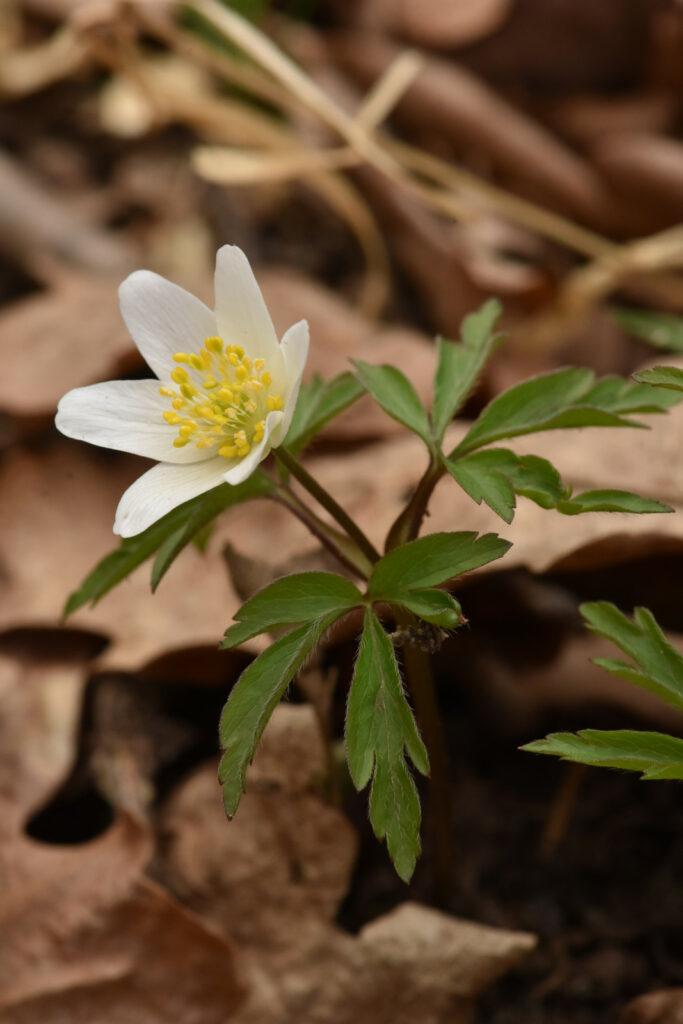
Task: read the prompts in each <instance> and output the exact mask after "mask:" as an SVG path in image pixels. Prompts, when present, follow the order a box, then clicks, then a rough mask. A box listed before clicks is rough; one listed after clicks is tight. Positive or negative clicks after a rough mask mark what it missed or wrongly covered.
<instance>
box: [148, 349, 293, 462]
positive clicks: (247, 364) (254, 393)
mask: <svg viewBox="0 0 683 1024" xmlns="http://www.w3.org/2000/svg"><path fill="white" fill-rule="evenodd" d="M173 359H174V361H175V362H176V363H178V364H180V365H178V366H177V367H176V369H175V370H173V372H172V373H171V380H172V381H173V382H174V383H175V384H176V385H177V387H175V388H173V387H170V386H168V385H164V386H163V387H160V388H159V393H160V394H162V395H164V396H165V397H167V398H170V399H172V401H171V405H172V406H173V409H169V410H168V411H167V412H165V413H164V419H165V420H166V422H167V423H169V424H171V426H177V427H178V436H177V437H176V439H175V441H174V442H173V445H174V447H176V448H184V447H185V445H186V444H194V445H196V447H197V448H216V447H217V448H218V452H217V454H218V455H222V456H224V458H226V459H234V458H240V459H241V458H243V457H244V456H245V455H247V453H248V452H249V451H250V450H251V446H252V445H254V444H258V443H259V441H262V440H263V432H264V429H265V419H266V416H267V415H268V413H269V412H272V411H273V410H274V409H281V408H282V399H281V398H280V396H279V395H275V394H271V392H270V386H271V383H272V381H271V376H270V373H269V372H268V370H267V369H266V368H265V361H264V360H263V359H256V360H254V361H253V362H252V360H251V359H249V357H248V356H245V354H244V349H242V348H241V347H240V346H239V345H226V344H224V342H223V340H222V339H221V338H216V337H212V338H206V340H205V341H204V348H202V349H200V351H199V354H198V355H197V354H195V353H192V354H191V355H187V354H186V353H185V352H176V354H175V355H174V356H173ZM183 364H184V365H183ZM186 367H187V369H186Z"/></svg>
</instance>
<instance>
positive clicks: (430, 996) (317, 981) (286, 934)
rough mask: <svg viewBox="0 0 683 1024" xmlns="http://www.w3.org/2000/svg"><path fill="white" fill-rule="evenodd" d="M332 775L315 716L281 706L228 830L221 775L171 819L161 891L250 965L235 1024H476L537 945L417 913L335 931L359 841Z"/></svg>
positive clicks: (180, 798) (165, 828) (204, 781)
mask: <svg viewBox="0 0 683 1024" xmlns="http://www.w3.org/2000/svg"><path fill="white" fill-rule="evenodd" d="M323 772H324V753H323V750H322V746H321V742H320V739H319V735H318V731H317V727H316V724H315V719H314V715H313V712H312V710H311V709H310V708H309V707H292V706H289V705H280V706H279V707H278V708H277V709H276V711H275V713H274V715H273V717H272V719H271V721H270V724H269V725H268V727H267V728H266V731H265V733H264V737H263V742H262V745H261V747H260V748H259V750H258V752H257V754H256V757H255V759H254V763H253V765H252V766H251V768H250V769H249V772H248V775H247V788H246V793H245V795H244V797H243V799H242V803H241V804H240V808H239V811H238V813H237V815H236V816H235V818H234V819H233V821H232V822H231V823H230V825H229V826H227V827H226V825H225V821H224V817H223V812H222V808H221V807H220V806H219V804H218V801H217V800H216V772H215V765H213V764H212V765H210V766H206V768H202V769H199V770H198V771H197V773H196V774H195V775H194V776H193V777H192V778H190V779H189V780H188V781H187V782H186V783H184V784H183V785H182V786H181V788H180V789H179V790H178V791H177V792H176V794H175V795H174V796H173V797H171V799H170V800H169V802H168V804H167V806H166V809H165V811H164V812H163V814H162V818H161V823H160V826H161V830H162V833H163V835H164V837H165V842H164V847H163V853H162V857H161V859H160V862H159V864H158V866H157V870H158V871H159V873H160V875H161V877H162V879H163V880H164V881H165V882H166V884H168V885H169V886H170V887H171V889H172V890H173V891H175V892H176V893H178V894H179V895H180V896H181V898H182V899H183V902H185V903H188V904H189V905H190V906H191V907H193V908H194V909H195V910H198V911H199V912H200V913H201V914H202V915H203V916H205V917H207V918H208V919H210V920H211V922H212V923H213V924H214V926H216V927H218V928H219V929H220V930H221V931H222V932H223V933H225V934H227V935H229V936H230V937H233V938H236V939H237V940H238V942H239V946H240V950H241V951H242V952H243V954H244V956H245V961H246V964H247V966H248V968H249V976H250V978H251V982H252V988H251V998H250V1000H249V1002H248V1003H247V1005H246V1006H245V1008H244V1010H243V1011H241V1012H240V1013H239V1014H238V1015H237V1018H236V1024H297V1022H300V1021H301V1020H304V1019H305V1020H306V1021H307V1022H310V1024H376V1022H378V1021H379V1022H387V1024H389V1022H391V1024H408V1022H409V1021H411V1022H412V1021H415V1020H417V1019H419V1020H421V1021H430V1022H431V1024H447V1022H448V1024H465V1022H466V1021H467V1020H469V1014H470V1010H471V1004H472V1000H473V999H474V998H475V997H476V996H477V994H478V993H479V992H480V991H481V989H482V988H483V987H484V986H485V985H486V984H488V983H490V981H492V980H493V979H494V978H495V977H498V976H499V975H500V974H502V973H503V972H504V971H505V970H507V969H508V968H510V967H511V966H512V965H513V964H514V963H516V962H517V961H518V960H519V959H520V958H521V957H522V956H523V955H524V954H525V953H526V952H528V951H529V950H530V949H531V948H533V946H534V943H535V939H534V937H533V936H531V935H527V934H524V933H515V932H506V931H502V930H498V929H493V928H487V927H484V926H480V925H475V924H470V923H468V922H463V921H459V920H457V919H455V918H451V917H447V916H446V915H443V914H438V913H436V912H435V911H433V910H429V909H427V908H425V907H421V906H418V905H416V904H405V905H404V906H402V907H401V908H399V910H397V911H394V912H393V913H392V914H390V915H387V916H386V917H384V918H379V919H378V920H376V921H374V922H373V923H372V924H370V925H368V926H367V927H366V928H364V929H363V931H362V932H361V933H360V935H359V936H358V937H357V938H355V937H352V936H350V935H348V934H346V933H344V932H342V931H340V930H339V929H338V928H336V927H335V926H334V925H333V924H332V920H333V918H334V915H335V913H336V912H337V910H338V907H339V905H340V903H341V901H342V899H343V897H344V895H345V893H346V889H347V887H348V884H349V879H350V874H351V870H352V868H353V863H354V860H355V853H356V840H355V835H354V833H353V831H352V830H351V827H350V826H349V824H348V822H347V821H346V820H345V818H344V817H343V815H342V814H341V813H340V812H339V811H337V810H335V809H334V808H332V807H330V806H329V804H327V803H326V801H325V800H324V798H323V797H322V796H321V795H320V792H319V788H320V785H321V781H322V777H323ZM388 993H391V997H390V998H389V999H388V998H387V994H388Z"/></svg>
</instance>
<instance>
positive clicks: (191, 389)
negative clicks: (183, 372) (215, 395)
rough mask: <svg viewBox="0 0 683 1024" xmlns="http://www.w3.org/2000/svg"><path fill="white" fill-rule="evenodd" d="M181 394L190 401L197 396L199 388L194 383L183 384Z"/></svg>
mask: <svg viewBox="0 0 683 1024" xmlns="http://www.w3.org/2000/svg"><path fill="white" fill-rule="evenodd" d="M180 394H181V395H182V396H183V397H184V398H187V400H188V401H189V400H190V399H191V398H194V397H195V395H196V394H197V389H196V387H195V386H194V384H181V385H180Z"/></svg>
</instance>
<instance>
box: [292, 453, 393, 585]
mask: <svg viewBox="0 0 683 1024" xmlns="http://www.w3.org/2000/svg"><path fill="white" fill-rule="evenodd" d="M273 455H274V456H275V458H276V459H277V460H278V462H280V463H281V464H282V465H283V466H284V467H285V469H287V470H289V472H290V473H291V474H292V476H293V477H294V478H295V479H296V480H298V481H299V483H300V484H301V486H302V487H305V488H306V490H307V491H308V493H309V494H310V495H311V496H312V497H314V498H315V500H316V501H317V502H318V504H319V505H322V507H323V508H324V509H326V510H327V511H328V512H329V514H330V515H331V516H332V518H333V519H335V520H336V521H337V522H338V523H339V525H340V526H341V527H342V529H343V530H345V531H346V533H347V534H348V536H349V537H350V538H351V539H352V540H354V541H355V542H356V544H357V546H358V547H359V548H360V550H361V551H362V552H363V554H364V555H365V557H366V558H367V559H368V560H369V561H370V563H371V564H372V565H374V563H375V562H377V561H379V559H380V554H379V551H377V549H376V548H375V546H374V544H372V543H371V541H370V540H369V539H368V538H367V537H366V536H365V534H364V533H363V531H362V530H361V528H360V527H359V526H357V525H356V523H354V521H353V519H352V518H351V516H349V515H348V513H346V512H345V511H344V509H343V508H342V507H341V505H338V504H337V502H336V501H335V500H334V498H333V497H332V495H331V494H329V493H328V491H326V490H325V488H324V487H322V486H321V485H320V484H319V483H318V481H317V480H315V479H314V478H313V477H312V476H311V474H310V473H309V472H308V471H307V470H305V469H304V467H303V466H302V465H301V463H300V462H298V461H297V459H296V458H295V457H294V455H292V453H291V452H290V451H288V449H287V448H285V447H284V446H281V447H279V448H275V449H274V450H273Z"/></svg>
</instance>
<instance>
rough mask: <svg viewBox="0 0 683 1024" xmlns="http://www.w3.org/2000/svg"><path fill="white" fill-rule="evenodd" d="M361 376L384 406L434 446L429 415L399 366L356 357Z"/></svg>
mask: <svg viewBox="0 0 683 1024" xmlns="http://www.w3.org/2000/svg"><path fill="white" fill-rule="evenodd" d="M352 362H353V365H354V366H355V368H356V373H357V374H358V379H359V381H360V383H361V384H362V385H363V387H364V388H365V390H366V391H368V392H369V393H370V394H371V395H372V397H373V398H374V399H375V401H376V402H377V403H378V405H381V406H382V408H383V409H384V411H385V412H386V413H388V414H389V416H391V418H392V419H394V420H398V422H399V423H402V424H403V426H404V427H407V428H408V430H411V431H412V432H413V433H414V434H417V435H418V437H421V438H422V440H423V441H424V442H425V444H426V445H427V447H429V448H431V445H432V437H431V426H430V424H429V417H428V416H427V413H426V411H425V409H424V407H423V405H422V402H421V401H420V399H419V397H418V394H417V392H416V390H415V388H414V387H413V385H412V384H411V383H410V381H409V380H408V378H407V377H406V376H405V374H403V373H401V371H400V370H397V369H396V367H395V366H371V365H370V363H364V362H362V361H361V360H360V359H354V360H352Z"/></svg>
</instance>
